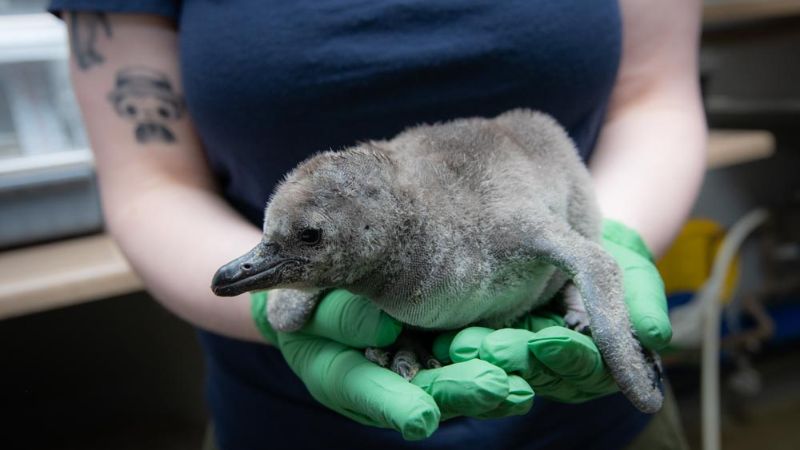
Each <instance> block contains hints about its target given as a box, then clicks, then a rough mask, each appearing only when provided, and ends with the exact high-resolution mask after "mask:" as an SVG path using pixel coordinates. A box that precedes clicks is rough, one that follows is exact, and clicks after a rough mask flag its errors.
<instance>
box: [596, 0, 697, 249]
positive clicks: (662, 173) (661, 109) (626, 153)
mask: <svg viewBox="0 0 800 450" xmlns="http://www.w3.org/2000/svg"><path fill="white" fill-rule="evenodd" d="M620 5H621V7H622V15H623V36H624V37H623V48H622V62H621V65H620V70H619V74H618V77H617V83H616V87H615V88H614V91H613V94H612V97H611V103H610V105H609V111H608V113H607V118H606V122H605V125H604V126H603V130H602V132H601V135H600V139H599V141H598V144H597V147H596V149H595V152H594V155H593V156H592V160H591V162H590V171H591V173H592V177H593V179H594V182H595V189H596V192H597V197H598V200H599V202H600V206H601V209H602V211H603V213H604V215H605V216H606V217H608V218H612V219H616V220H618V221H620V222H622V223H625V224H626V225H628V226H630V227H631V228H633V229H635V230H636V231H638V232H639V234H641V236H642V238H643V239H644V241H645V242H646V243H647V245H648V247H649V248H650V249H651V251H652V252H653V253H654V254H655V255H660V254H662V253H663V252H664V251H665V250H666V249H667V246H668V245H669V243H670V241H671V240H672V239H673V238H674V236H675V234H676V233H677V232H678V230H679V229H680V226H681V225H682V224H683V222H684V220H685V219H686V215H687V214H688V213H689V210H690V208H691V207H692V204H693V202H694V200H695V198H696V196H697V192H698V190H699V188H700V183H701V181H702V178H703V172H704V170H705V161H706V153H705V149H706V124H705V117H704V115H703V109H702V102H701V98H700V87H699V75H698V61H697V60H698V41H699V34H700V23H701V21H700V14H701V5H700V2H699V1H697V0H676V1H671V2H663V1H658V0H646V1H642V0H622V1H621V2H620Z"/></svg>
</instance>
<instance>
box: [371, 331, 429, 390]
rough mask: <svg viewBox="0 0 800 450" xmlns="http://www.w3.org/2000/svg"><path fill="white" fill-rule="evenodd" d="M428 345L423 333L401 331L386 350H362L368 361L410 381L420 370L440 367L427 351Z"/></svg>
mask: <svg viewBox="0 0 800 450" xmlns="http://www.w3.org/2000/svg"><path fill="white" fill-rule="evenodd" d="M430 343H431V342H430V339H429V338H428V336H426V335H425V334H424V333H420V332H416V331H410V330H409V331H403V333H402V334H401V335H400V337H398V338H397V342H395V343H394V344H393V345H391V346H389V347H387V348H375V347H370V348H367V349H366V350H364V356H365V357H366V358H367V359H368V360H369V361H372V362H374V363H375V364H377V365H379V366H381V367H386V368H388V369H389V370H391V371H392V372H394V373H396V374H398V375H400V376H401V377H403V378H405V379H406V380H408V381H411V380H412V379H414V377H415V376H416V375H417V373H418V372H419V371H420V370H422V369H436V368H438V367H442V363H440V362H439V361H438V360H437V359H436V358H434V357H433V355H432V354H431V352H430V350H428V349H429V348H430Z"/></svg>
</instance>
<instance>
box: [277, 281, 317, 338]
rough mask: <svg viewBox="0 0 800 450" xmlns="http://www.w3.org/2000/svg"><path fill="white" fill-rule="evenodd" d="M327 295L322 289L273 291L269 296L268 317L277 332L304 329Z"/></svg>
mask: <svg viewBox="0 0 800 450" xmlns="http://www.w3.org/2000/svg"><path fill="white" fill-rule="evenodd" d="M324 293H326V291H325V290H322V289H314V290H298V289H272V290H270V291H269V294H268V295H267V317H268V318H269V324H270V325H272V328H274V329H275V330H276V331H283V332H286V333H291V332H293V331H297V330H299V329H300V328H303V325H305V324H306V322H308V320H309V319H310V318H311V315H312V314H314V310H315V309H316V307H317V304H318V303H319V301H320V300H321V299H322V296H323V294H324Z"/></svg>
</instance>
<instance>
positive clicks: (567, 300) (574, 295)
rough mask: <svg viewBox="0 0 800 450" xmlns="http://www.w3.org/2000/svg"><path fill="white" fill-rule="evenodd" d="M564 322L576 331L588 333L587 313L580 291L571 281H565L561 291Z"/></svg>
mask: <svg viewBox="0 0 800 450" xmlns="http://www.w3.org/2000/svg"><path fill="white" fill-rule="evenodd" d="M561 298H562V303H563V306H564V323H566V325H567V326H568V327H569V328H571V329H573V330H575V331H577V332H578V333H583V334H590V328H589V325H590V323H589V314H588V313H587V312H586V307H585V306H584V305H583V297H581V293H580V291H578V288H576V287H575V285H574V284H572V283H567V285H566V286H564V290H563V291H562V297H561Z"/></svg>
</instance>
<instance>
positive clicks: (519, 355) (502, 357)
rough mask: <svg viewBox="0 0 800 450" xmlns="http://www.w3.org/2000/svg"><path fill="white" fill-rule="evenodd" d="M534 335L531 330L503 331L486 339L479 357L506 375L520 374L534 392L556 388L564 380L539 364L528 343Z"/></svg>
mask: <svg viewBox="0 0 800 450" xmlns="http://www.w3.org/2000/svg"><path fill="white" fill-rule="evenodd" d="M535 336H536V333H533V332H531V331H528V330H521V329H516V328H501V329H499V330H496V331H493V332H490V333H487V334H486V335H485V336H484V338H483V340H482V341H481V342H480V346H479V349H478V356H479V357H480V359H482V360H484V361H487V362H490V363H492V364H494V365H496V366H497V367H500V368H501V369H503V370H505V371H506V372H507V373H513V374H518V375H520V376H521V377H522V378H524V379H525V380H526V381H527V382H528V383H529V384H530V385H531V386H532V387H533V389H534V391H535V392H537V393H540V389H541V388H542V387H544V388H550V387H552V386H556V385H558V384H559V383H560V382H561V379H560V378H559V377H558V376H557V375H556V374H554V373H553V372H552V371H551V370H550V369H549V368H548V367H547V366H545V365H544V364H542V363H541V362H539V361H538V360H537V359H536V355H534V354H533V353H532V352H531V351H530V349H529V348H528V342H530V340H531V339H533V338H534V337H535Z"/></svg>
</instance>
